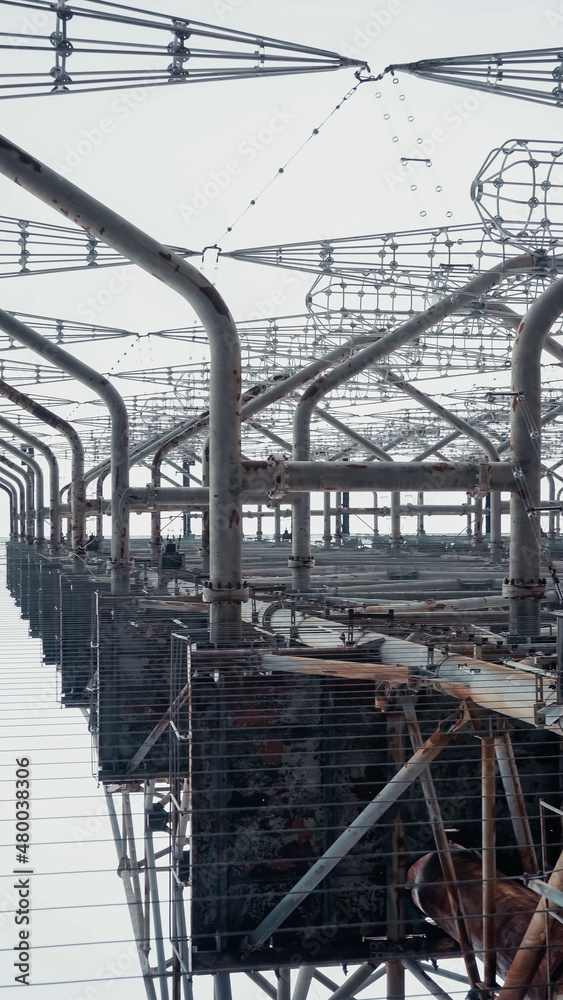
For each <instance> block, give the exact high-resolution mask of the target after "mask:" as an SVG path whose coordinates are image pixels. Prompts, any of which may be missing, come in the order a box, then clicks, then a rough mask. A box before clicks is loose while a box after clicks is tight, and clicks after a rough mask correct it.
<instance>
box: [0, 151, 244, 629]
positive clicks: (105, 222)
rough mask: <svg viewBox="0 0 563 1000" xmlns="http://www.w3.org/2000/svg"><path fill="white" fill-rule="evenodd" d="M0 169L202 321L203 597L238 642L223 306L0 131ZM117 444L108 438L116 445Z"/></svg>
mask: <svg viewBox="0 0 563 1000" xmlns="http://www.w3.org/2000/svg"><path fill="white" fill-rule="evenodd" d="M0 173H3V174H4V175H5V176H7V177H9V178H10V179H12V180H14V181H16V182H17V183H18V185H20V186H21V187H23V188H24V189H25V190H26V191H29V192H30V193H31V194H33V195H35V196H36V197H38V198H40V199H41V200H42V201H44V202H46V203H47V204H48V205H50V206H51V207H53V208H55V209H56V210H57V211H59V212H62V213H63V214H64V216H65V218H67V219H69V220H70V221H71V222H74V223H76V224H77V225H78V226H81V227H82V228H83V229H85V230H86V231H87V232H88V234H89V235H90V236H93V237H95V238H97V239H99V240H101V241H103V242H104V243H106V244H107V245H108V246H111V247H113V248H114V249H115V250H117V251H118V252H119V253H121V254H123V256H125V257H127V258H128V259H129V260H131V261H132V262H133V263H134V264H138V265H139V266H140V267H142V268H143V269H144V270H145V271H148V272H149V273H150V274H152V275H153V276H154V277H156V278H158V279H159V280H160V281H162V282H164V284H166V285H167V286H168V287H169V288H171V289H173V290H174V291H176V292H178V293H179V294H180V295H181V296H182V297H183V298H185V299H186V300H187V301H188V302H189V303H190V304H191V305H192V307H193V308H194V309H195V311H196V313H197V315H198V316H199V318H200V320H201V322H202V324H203V326H204V327H205V330H206V333H207V335H208V337H209V344H210V350H211V376H210V391H209V410H210V416H209V433H210V440H211V469H210V479H211V482H210V488H211V507H210V535H211V545H210V548H211V555H210V580H209V586H208V588H207V590H206V592H205V596H206V597H207V598H208V600H209V601H210V603H211V605H212V609H211V616H210V617H211V631H212V641H217V642H221V644H227V645H228V644H230V643H232V642H235V644H236V643H237V642H238V641H239V639H240V634H241V627H242V626H241V609H240V602H241V600H244V599H245V596H246V595H245V591H244V590H243V588H242V579H241V577H242V551H241V546H242V518H241V468H240V382H241V371H240V368H241V359H240V343H239V338H238V335H237V331H236V327H235V324H234V321H233V319H232V317H231V315H230V313H229V310H228V309H227V306H226V305H225V303H224V301H223V299H222V298H221V296H220V295H219V293H218V292H217V290H216V289H215V288H214V286H213V285H212V284H211V282H210V281H208V279H207V278H205V277H204V276H203V275H201V274H200V273H199V271H197V270H196V269H195V268H194V267H192V266H191V265H190V264H188V263H187V262H186V261H185V260H184V259H183V258H182V257H179V256H178V255H176V254H175V253H173V252H172V251H171V250H169V249H168V247H165V246H164V245H163V244H161V243H159V242H158V241H157V240H154V239H152V238H151V237H149V236H148V235H147V234H146V233H144V232H142V231H141V230H140V229H138V228H137V227H136V226H133V225H131V223H129V222H127V221H126V220H125V219H123V218H122V217H121V216H119V215H118V214H117V213H116V212H113V211H112V210H111V209H109V208H108V207H107V206H106V205H103V204H102V203H101V202H99V201H97V200H96V199H95V198H92V197H90V196H89V195H87V194H86V193H85V192H83V191H82V190H81V189H80V188H78V187H77V186H76V185H74V184H72V183H71V182H70V181H68V180H67V179H66V178H64V177H61V176H59V175H58V174H57V173H55V171H53V170H50V169H49V168H48V167H47V166H46V165H45V164H43V163H41V162H40V161H39V160H37V159H35V158H34V157H32V156H30V155H29V154H28V153H26V152H24V151H23V150H21V149H19V148H18V147H17V146H15V145H14V144H13V143H11V142H10V141H9V140H8V139H6V138H4V137H0ZM120 402H121V400H120ZM125 433H126V430H125ZM119 444H121V442H117V441H115V442H114V445H115V446H116V447H117V446H118V445H119ZM119 457H120V460H119V463H116V468H115V476H114V483H113V489H112V511H113V516H112V522H114V523H115V522H119V523H120V527H122V529H123V530H122V533H121V535H120V536H119V537H116V536H115V535H114V534H113V531H112V546H116V543H117V542H119V547H118V551H115V550H114V551H112V560H113V563H114V565H113V572H114V574H116V577H115V581H116V584H118V585H117V586H116V590H117V592H122V591H125V590H127V589H128V585H129V532H128V523H127V516H126V515H124V519H123V522H121V521H120V518H119V514H120V507H121V502H122V497H123V494H124V492H125V491H126V489H127V487H128V485H129V454H128V442H127V447H126V448H122V450H121V454H120V456H119ZM116 547H117V546H116ZM220 633H221V634H220ZM227 633H228V634H227Z"/></svg>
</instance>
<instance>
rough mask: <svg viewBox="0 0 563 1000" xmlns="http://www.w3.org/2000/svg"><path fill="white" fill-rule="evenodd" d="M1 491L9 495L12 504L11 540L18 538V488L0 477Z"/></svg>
mask: <svg viewBox="0 0 563 1000" xmlns="http://www.w3.org/2000/svg"><path fill="white" fill-rule="evenodd" d="M0 489H2V490H4V492H5V493H7V494H8V500H9V504H10V538H14V539H15V538H17V537H18V534H19V532H18V494H17V491H16V487H15V486H14V485H13V483H9V482H8V480H7V479H2V477H1V476H0Z"/></svg>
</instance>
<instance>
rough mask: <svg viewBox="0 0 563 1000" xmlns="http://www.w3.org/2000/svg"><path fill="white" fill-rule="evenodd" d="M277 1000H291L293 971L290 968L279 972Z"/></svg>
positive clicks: (285, 967)
mask: <svg viewBox="0 0 563 1000" xmlns="http://www.w3.org/2000/svg"><path fill="white" fill-rule="evenodd" d="M277 1000H291V969H290V968H289V967H288V966H284V967H283V968H282V969H279V970H278V989H277Z"/></svg>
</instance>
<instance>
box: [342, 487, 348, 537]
mask: <svg viewBox="0 0 563 1000" xmlns="http://www.w3.org/2000/svg"><path fill="white" fill-rule="evenodd" d="M342 506H343V507H346V508H347V507H349V506H350V494H349V493H348V491H346V492H345V493H343V494H342ZM349 534H350V515H349V514H343V515H342V535H343V536H349Z"/></svg>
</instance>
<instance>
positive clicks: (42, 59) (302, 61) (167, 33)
mask: <svg viewBox="0 0 563 1000" xmlns="http://www.w3.org/2000/svg"><path fill="white" fill-rule="evenodd" d="M0 5H1V6H3V7H8V8H15V9H16V10H21V11H22V13H25V14H26V15H27V16H29V10H30V8H31V9H32V10H35V11H36V14H35V18H36V23H37V24H38V25H41V27H40V28H39V31H40V32H42V31H45V34H43V33H39V32H38V33H37V34H34V35H31V36H30V35H29V34H24V33H21V32H18V31H17V22H16V30H15V31H14V32H7V31H3V32H1V33H0V51H3V73H2V82H1V83H0V98H13V97H37V96H40V95H48V94H51V95H60V94H69V93H84V92H88V91H97V90H124V89H136V88H144V87H156V86H161V85H163V84H179V83H180V84H187V83H198V82H204V83H208V82H211V81H214V80H223V81H225V80H228V81H232V80H237V79H247V78H249V77H264V76H286V75H290V74H291V75H293V74H296V73H319V72H326V71H327V70H336V69H341V68H349V67H356V68H357V67H363V66H365V63H364V62H362V61H360V60H356V59H348V58H345V57H344V56H340V55H338V53H336V52H329V51H327V50H325V49H318V48H313V47H312V46H308V45H300V44H297V43H295V42H287V41H281V40H280V39H277V38H269V37H268V36H266V35H260V34H256V35H252V34H249V33H248V32H244V31H236V30H234V29H228V28H224V27H220V26H218V25H213V24H205V23H202V22H199V21H192V20H191V19H188V18H186V17H185V16H181V17H174V16H172V15H169V14H161V13H159V12H157V11H146V12H145V11H140V10H139V9H138V8H136V7H128V6H126V5H124V4H117V3H110V2H102V0H83V2H82V3H70V2H68V0H57V2H56V3H55V4H53V3H50V2H48V0H33V3H29V2H19V0H1V4H0ZM75 32H76V34H75ZM96 32H98V33H99V35H98V37H96ZM35 57H38V58H35ZM23 59H25V60H26V63H27V66H28V67H29V69H27V71H25V70H24V72H22V61H23ZM53 61H54V65H53ZM49 63H51V65H49Z"/></svg>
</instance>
